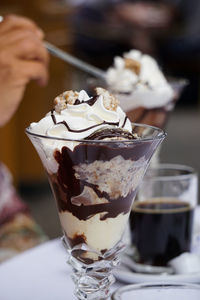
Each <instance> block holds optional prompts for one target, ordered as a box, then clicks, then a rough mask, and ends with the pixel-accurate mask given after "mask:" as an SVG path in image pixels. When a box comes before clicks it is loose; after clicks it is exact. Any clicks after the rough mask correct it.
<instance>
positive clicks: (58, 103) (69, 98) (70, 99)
mask: <svg viewBox="0 0 200 300" xmlns="http://www.w3.org/2000/svg"><path fill="white" fill-rule="evenodd" d="M78 96H79V93H78V92H76V91H75V92H74V91H72V90H71V91H66V92H64V93H62V94H60V95H59V96H57V97H56V98H55V99H54V105H55V111H57V112H61V110H63V109H65V108H66V107H67V104H71V105H73V104H74V103H75V101H76V99H77V98H78Z"/></svg>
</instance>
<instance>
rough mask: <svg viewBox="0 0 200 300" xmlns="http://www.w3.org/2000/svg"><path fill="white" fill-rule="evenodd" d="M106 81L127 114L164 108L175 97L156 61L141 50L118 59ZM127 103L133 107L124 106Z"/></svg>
mask: <svg viewBox="0 0 200 300" xmlns="http://www.w3.org/2000/svg"><path fill="white" fill-rule="evenodd" d="M106 81H107V84H108V86H109V89H110V90H111V91H113V92H114V93H119V94H120V100H122V101H121V106H122V108H123V109H124V110H125V111H128V110H129V109H130V108H137V107H139V106H143V107H146V108H153V107H160V106H163V105H165V104H167V103H168V102H169V101H171V100H172V98H173V95H174V92H173V89H172V88H171V86H170V85H169V83H168V82H167V80H166V78H165V76H164V74H163V73H162V71H161V70H160V68H159V66H158V64H157V62H156V60H155V59H154V58H153V57H151V56H149V55H146V54H142V53H141V52H140V51H138V50H131V51H129V52H127V53H124V55H123V57H120V56H116V57H115V58H114V65H113V66H112V67H110V68H109V69H108V70H107V73H106ZM123 94H124V99H123ZM126 99H127V100H129V101H131V103H127V104H126V103H124V101H125V100H126Z"/></svg>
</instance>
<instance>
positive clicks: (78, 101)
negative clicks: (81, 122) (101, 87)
mask: <svg viewBox="0 0 200 300" xmlns="http://www.w3.org/2000/svg"><path fill="white" fill-rule="evenodd" d="M98 98H99V96H94V97H92V98H90V99H88V100H87V101H80V100H79V99H76V101H75V102H74V105H79V104H82V103H86V104H88V105H90V106H92V105H94V103H95V102H96V101H97V100H98Z"/></svg>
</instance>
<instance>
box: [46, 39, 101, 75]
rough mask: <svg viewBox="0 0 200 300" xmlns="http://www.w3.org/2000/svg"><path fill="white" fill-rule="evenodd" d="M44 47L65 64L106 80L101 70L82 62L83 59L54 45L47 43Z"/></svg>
mask: <svg viewBox="0 0 200 300" xmlns="http://www.w3.org/2000/svg"><path fill="white" fill-rule="evenodd" d="M44 46H45V47H46V49H47V50H48V51H49V53H51V54H52V55H54V56H56V57H58V58H60V59H62V60H63V61H65V62H68V63H69V64H71V65H73V66H75V67H77V68H79V69H81V70H83V71H85V72H86V73H89V74H91V75H93V76H95V77H98V78H101V79H104V80H105V72H104V71H102V70H101V69H99V68H96V67H94V66H92V65H90V64H88V63H86V62H84V61H82V60H81V59H79V58H77V57H75V56H73V55H71V54H69V53H67V52H65V51H63V50H61V49H59V48H57V47H56V46H54V45H52V44H51V43H49V42H46V41H45V42H44Z"/></svg>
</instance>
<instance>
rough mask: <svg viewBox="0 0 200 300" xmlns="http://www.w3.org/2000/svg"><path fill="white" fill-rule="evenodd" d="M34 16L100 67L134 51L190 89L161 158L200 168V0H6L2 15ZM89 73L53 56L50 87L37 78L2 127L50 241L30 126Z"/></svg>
mask: <svg viewBox="0 0 200 300" xmlns="http://www.w3.org/2000/svg"><path fill="white" fill-rule="evenodd" d="M9 13H15V14H20V15H24V16H27V17H30V18H31V19H33V20H34V21H35V22H37V23H38V25H39V26H40V27H41V28H42V29H43V30H44V32H45V34H46V37H45V39H46V40H47V41H49V42H51V43H53V44H55V45H56V46H58V47H60V48H62V49H64V50H66V51H68V52H70V53H73V54H74V55H76V56H77V57H79V58H81V59H83V60H85V61H87V62H90V63H92V64H93V65H95V66H97V67H100V68H102V69H104V70H105V69H106V68H108V67H109V66H110V65H111V64H112V62H113V57H114V56H116V55H120V54H122V53H123V52H124V51H128V50H130V49H132V48H136V49H139V50H141V51H142V52H144V53H149V54H150V55H152V56H154V57H155V58H156V59H157V61H158V62H159V64H160V66H161V68H162V70H163V72H164V74H165V75H166V76H168V77H178V78H186V79H188V80H189V84H188V86H187V87H186V88H185V90H184V92H183V93H182V95H181V97H180V99H179V101H178V102H177V105H176V108H175V110H174V111H173V112H172V113H171V115H170V118H169V121H168V124H167V127H166V131H167V133H168V136H167V139H166V141H165V142H164V144H163V147H162V150H161V161H162V162H167V163H180V164H185V165H189V166H192V167H194V168H195V169H196V170H197V172H198V173H199V172H200V160H199V153H200V138H199V136H200V134H199V131H200V72H199V71H200V22H199V19H200V1H198V0H190V1H188V0H171V1H170V0H166V1H164V0H163V1H159V0H155V1H134V0H133V1H122V0H121V1H120V0H111V1H109V0H88V1H87V0H85V1H84V0H83V1H81V0H71V1H70V0H68V1H67V0H29V1H26V0H18V1H15V0H1V2H0V14H1V15H6V14H9ZM87 76H88V75H87V74H84V73H83V72H81V71H79V70H77V69H75V68H73V67H72V66H70V65H68V64H66V63H64V62H62V61H60V60H59V59H57V58H54V57H51V62H50V80H49V84H48V86H47V87H46V88H39V87H38V86H37V85H36V84H34V83H31V84H30V85H29V86H28V89H27V90H26V94H25V96H24V99H23V102H22V104H21V106H20V108H19V110H18V112H17V114H16V115H15V117H14V118H13V119H12V120H11V121H10V122H9V123H8V125H7V126H6V127H4V128H1V129H0V138H1V147H0V159H1V161H3V162H4V163H5V164H6V165H7V166H8V168H9V169H10V170H11V172H12V174H13V178H14V183H15V185H16V187H17V189H18V191H19V193H20V195H21V197H22V198H23V200H24V201H25V202H26V203H27V204H28V206H29V207H30V209H31V212H32V215H33V217H34V218H35V220H36V221H37V223H38V224H39V225H40V226H41V227H42V229H43V230H44V232H45V233H46V234H47V235H48V237H49V238H54V237H57V236H58V235H60V233H61V232H60V226H59V221H58V217H57V213H56V207H55V204H54V200H53V197H52V195H51V192H50V189H49V186H48V183H47V179H46V175H45V173H44V171H43V168H42V165H41V162H40V161H39V158H38V157H37V154H36V151H35V149H33V146H32V145H31V143H30V141H29V140H28V138H27V137H26V135H25V133H24V130H25V128H26V127H27V126H28V125H29V124H30V122H33V121H37V120H39V119H41V118H42V117H43V116H44V114H45V113H46V112H47V111H49V110H50V109H51V107H52V101H53V99H54V98H55V96H56V95H58V94H60V93H61V92H62V91H64V90H68V89H77V90H78V89H80V88H84V87H85V80H86V79H87Z"/></svg>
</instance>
